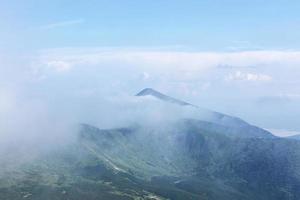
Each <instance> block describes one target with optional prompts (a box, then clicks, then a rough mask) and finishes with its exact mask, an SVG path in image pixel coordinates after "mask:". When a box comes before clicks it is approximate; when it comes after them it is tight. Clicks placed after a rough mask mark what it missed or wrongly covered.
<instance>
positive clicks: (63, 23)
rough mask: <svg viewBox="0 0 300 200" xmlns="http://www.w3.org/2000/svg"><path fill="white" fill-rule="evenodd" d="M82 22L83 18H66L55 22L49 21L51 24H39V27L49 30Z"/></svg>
mask: <svg viewBox="0 0 300 200" xmlns="http://www.w3.org/2000/svg"><path fill="white" fill-rule="evenodd" d="M82 23H84V20H83V19H76V20H67V21H60V22H55V23H51V24H46V25H43V26H41V27H40V28H41V29H45V30H49V29H54V28H61V27H66V26H72V25H77V24H82Z"/></svg>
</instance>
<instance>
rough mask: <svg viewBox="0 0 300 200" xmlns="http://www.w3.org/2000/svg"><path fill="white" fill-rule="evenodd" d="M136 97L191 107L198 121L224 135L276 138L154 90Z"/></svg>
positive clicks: (241, 122) (242, 121) (237, 120)
mask: <svg viewBox="0 0 300 200" xmlns="http://www.w3.org/2000/svg"><path fill="white" fill-rule="evenodd" d="M136 96H139V97H141V96H152V97H154V98H156V99H158V100H161V101H164V102H168V103H173V104H177V105H182V106H190V107H192V108H194V109H196V110H197V112H198V113H200V116H198V119H199V120H201V121H202V122H201V123H203V124H206V126H211V127H212V128H213V129H215V130H216V129H222V130H221V132H222V133H224V134H228V135H232V136H236V137H264V138H273V137H275V136H274V135H272V134H271V133H270V132H268V131H266V130H264V129H261V128H259V127H256V126H253V125H250V124H249V123H247V122H245V121H244V120H242V119H240V118H237V117H233V116H229V115H226V114H222V113H219V112H215V111H211V110H208V109H204V108H201V107H199V106H195V105H193V104H190V103H187V102H184V101H181V100H178V99H175V98H173V97H169V96H167V95H165V94H162V93H160V92H158V91H156V90H154V89H152V88H146V89H143V90H142V91H141V92H139V93H137V94H136Z"/></svg>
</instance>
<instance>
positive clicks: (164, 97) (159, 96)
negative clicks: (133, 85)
mask: <svg viewBox="0 0 300 200" xmlns="http://www.w3.org/2000/svg"><path fill="white" fill-rule="evenodd" d="M136 96H153V97H155V98H157V99H160V100H163V101H166V102H170V103H175V104H179V105H183V106H194V105H192V104H190V103H187V102H184V101H181V100H178V99H175V98H173V97H170V96H167V95H165V94H163V93H161V92H158V91H156V90H154V89H152V88H145V89H143V90H142V91H140V92H139V93H137V94H136Z"/></svg>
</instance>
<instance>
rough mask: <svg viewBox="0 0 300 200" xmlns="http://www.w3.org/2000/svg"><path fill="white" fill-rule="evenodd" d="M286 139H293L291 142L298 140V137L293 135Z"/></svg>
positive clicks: (299, 138) (299, 137)
mask: <svg viewBox="0 0 300 200" xmlns="http://www.w3.org/2000/svg"><path fill="white" fill-rule="evenodd" d="M287 138H289V139H293V140H300V135H293V136H289V137H287Z"/></svg>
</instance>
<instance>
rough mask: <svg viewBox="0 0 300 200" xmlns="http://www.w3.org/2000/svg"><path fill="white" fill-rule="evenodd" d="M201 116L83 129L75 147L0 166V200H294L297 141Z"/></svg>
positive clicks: (299, 162)
mask: <svg viewBox="0 0 300 200" xmlns="http://www.w3.org/2000/svg"><path fill="white" fill-rule="evenodd" d="M144 95H152V96H154V97H156V98H158V97H159V98H158V99H160V100H164V101H167V102H171V103H176V104H178V105H179V106H182V105H183V106H189V105H191V104H188V103H185V104H183V103H182V102H183V101H180V100H176V99H174V98H171V97H168V96H166V95H164V94H162V93H159V92H156V91H155V90H152V89H146V90H143V91H142V92H140V93H139V95H138V96H139V97H141V96H144ZM170 99H171V100H170ZM178 102H181V103H178ZM193 107H195V106H193ZM184 108H185V107H184ZM195 108H196V109H197V110H199V112H200V113H202V112H203V110H202V109H201V108H198V107H195ZM204 111H205V114H207V113H208V114H209V113H211V115H207V116H206V115H205V117H203V118H202V119H195V118H185V119H178V120H176V121H166V122H162V123H159V124H151V125H147V126H144V125H143V123H138V121H137V123H135V124H128V126H126V127H122V128H113V129H100V128H98V127H95V126H93V125H89V124H81V125H80V126H79V131H78V133H77V135H76V136H77V137H76V138H77V140H76V141H75V142H74V143H71V144H69V145H66V146H64V147H62V148H60V149H55V150H53V151H51V152H48V153H45V154H43V155H41V156H39V157H38V158H36V159H35V160H33V161H31V162H28V163H26V164H24V165H21V166H19V167H17V168H10V170H8V171H5V173H4V171H2V170H1V168H2V167H3V165H1V166H0V200H21V199H22V200H24V199H32V200H40V199H43V200H48V199H49V200H50V199H51V200H63V199H70V200H82V199H86V200H96V199H108V200H113V199H118V200H119V199H120V200H129V199H132V200H135V199H145V200H159V199H160V200H166V199H171V200H186V199H187V200H228V199H230V200H298V199H300V190H299V188H300V173H299V172H300V141H297V140H290V139H285V138H278V137H274V136H272V135H269V133H268V132H266V131H264V130H262V129H260V128H258V127H254V126H251V125H250V124H248V123H246V122H244V121H243V120H240V119H238V118H235V117H231V116H228V115H223V114H221V113H216V112H212V111H208V110H205V109H204ZM203 113H204V112H203ZM216 115H217V116H218V117H216ZM212 116H213V117H212ZM204 119H205V120H204ZM1 172H3V173H1Z"/></svg>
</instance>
